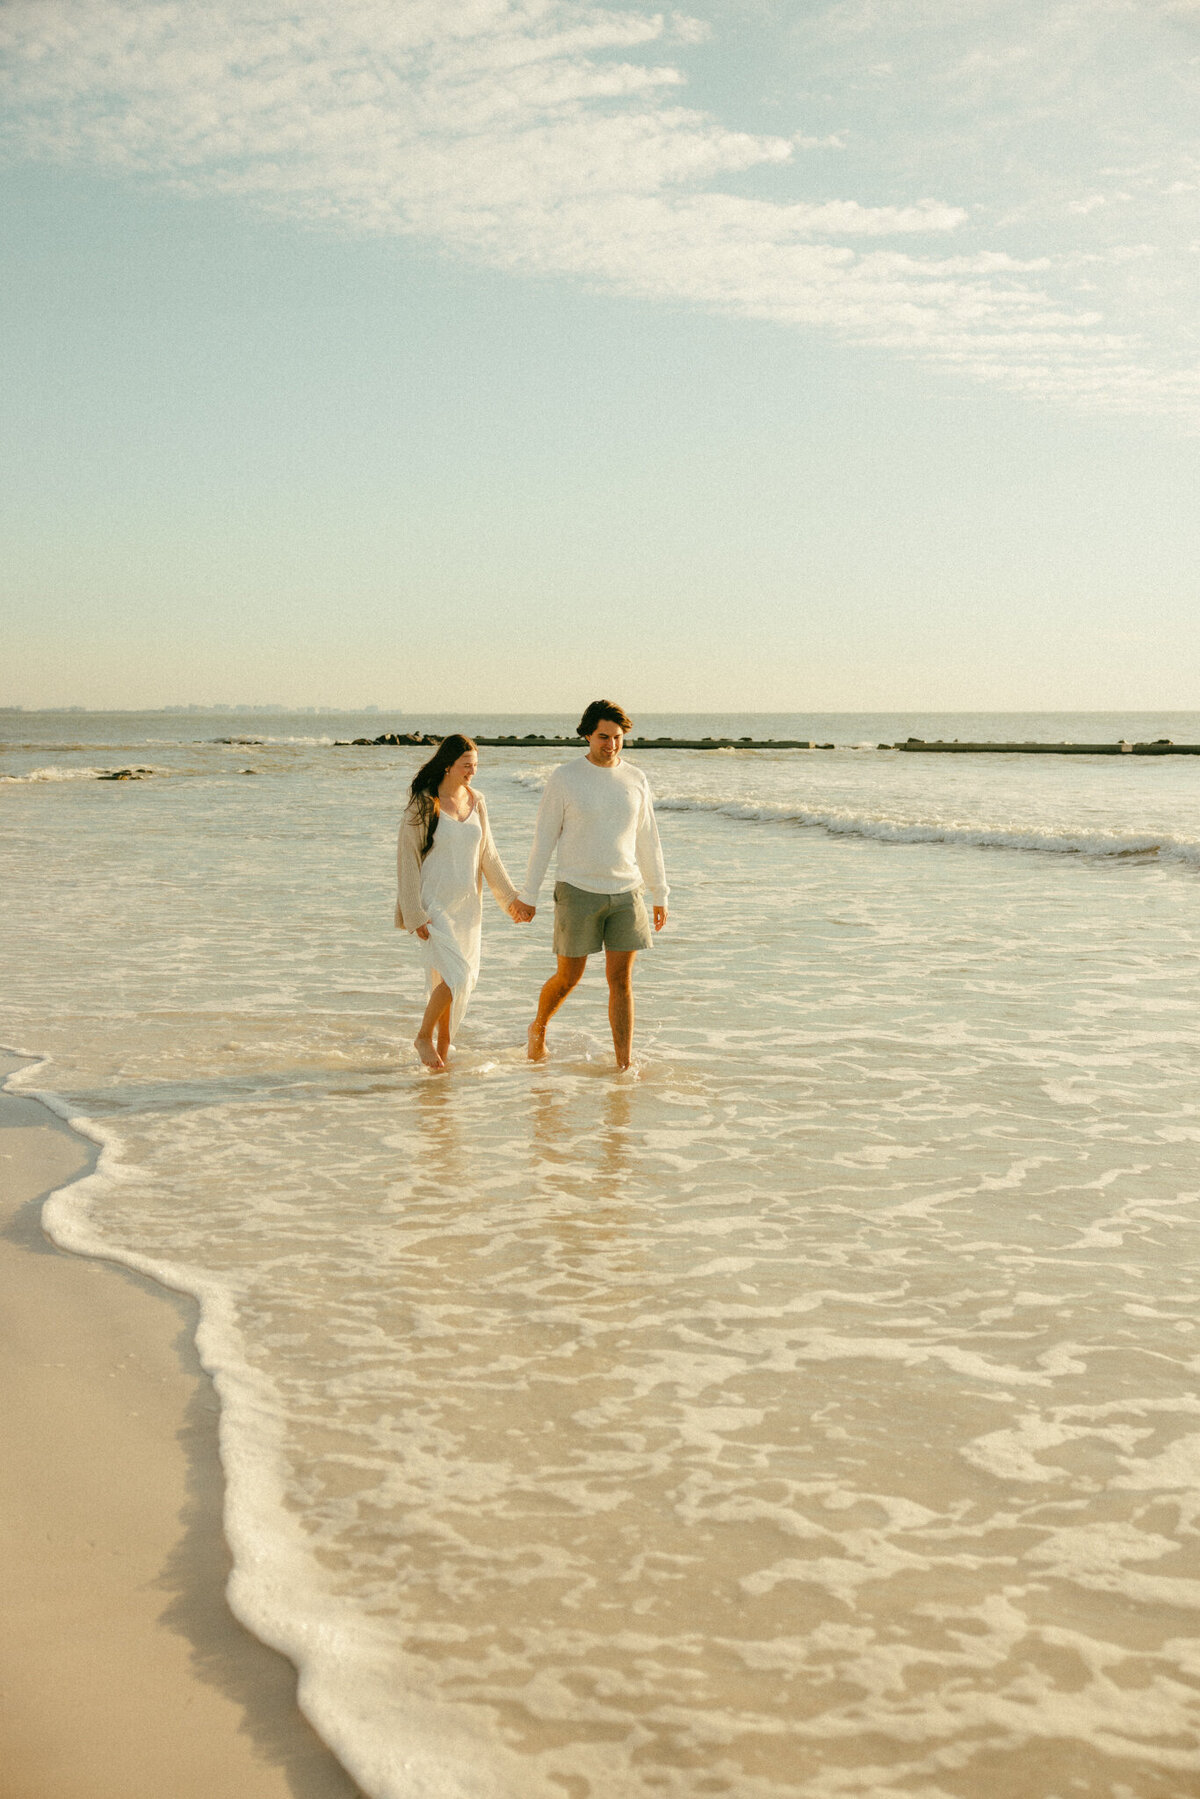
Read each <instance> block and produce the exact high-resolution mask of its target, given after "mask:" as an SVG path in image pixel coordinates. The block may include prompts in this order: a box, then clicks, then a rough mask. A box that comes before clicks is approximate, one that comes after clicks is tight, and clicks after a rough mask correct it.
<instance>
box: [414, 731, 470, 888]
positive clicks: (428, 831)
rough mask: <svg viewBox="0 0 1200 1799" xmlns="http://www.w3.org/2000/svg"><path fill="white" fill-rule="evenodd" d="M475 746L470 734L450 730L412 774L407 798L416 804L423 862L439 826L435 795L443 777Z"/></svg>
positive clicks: (431, 846)
mask: <svg viewBox="0 0 1200 1799" xmlns="http://www.w3.org/2000/svg"><path fill="white" fill-rule="evenodd" d="M474 748H475V745H474V744H473V743H472V742H471V739H470V738H469V737H464V736H462V734H461V733H460V732H458V731H452V732H451V733H450V735H449V737H443V738H442V741H441V742H440V743H439V744H438V746H437V749H436V750H435V751H434V753H433V755H432V756H431V757H430V758H429V760H428V762H425V763H423V764H422V766H421V767H420V768H419V769H418V770H417V772H416V774H415V775H414V776H413V782H412V786H411V787H410V788H409V790H408V797H409V800H410V802H411V804H412V805H413V806H415V807H416V811H417V818H418V821H419V823H420V825H421V832H422V837H421V860H422V862H423V861H424V860H425V858H426V856H427V855H428V854H429V852H430V850H431V849H432V848H433V839H434V835H435V833H436V831H437V828H438V817H439V809H438V797H437V796H438V788H439V787H440V786H441V784H442V778H443V776H444V775H445V773H446V770H447V769H448V768H449V767H450V766H451V764H452V763H454V762H457V761H458V758H459V757H460V756H465V755H466V753H467V751H468V750H473V749H474Z"/></svg>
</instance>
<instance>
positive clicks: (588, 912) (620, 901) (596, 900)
mask: <svg viewBox="0 0 1200 1799" xmlns="http://www.w3.org/2000/svg"><path fill="white" fill-rule="evenodd" d="M653 940H654V939H653V935H652V933H651V930H650V920H649V918H648V917H647V916H646V904H645V901H644V900H643V899H642V896H641V892H640V891H635V892H633V893H585V892H584V890H583V888H582V887H572V886H571V883H570V882H569V881H556V882H555V883H554V953H555V955H556V956H590V955H592V954H593V953H594V952H595V951H596V950H598V949H618V950H622V949H624V950H629V949H649V948H650V945H651V943H652V942H653Z"/></svg>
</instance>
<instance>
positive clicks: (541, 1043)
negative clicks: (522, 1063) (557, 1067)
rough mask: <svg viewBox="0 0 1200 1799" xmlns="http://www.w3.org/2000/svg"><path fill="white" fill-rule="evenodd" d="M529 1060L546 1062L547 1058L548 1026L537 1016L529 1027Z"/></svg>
mask: <svg viewBox="0 0 1200 1799" xmlns="http://www.w3.org/2000/svg"><path fill="white" fill-rule="evenodd" d="M529 1060H530V1061H531V1062H544V1061H545V1060H546V1027H545V1025H544V1024H539V1023H538V1021H537V1019H536V1018H535V1019H534V1021H533V1023H532V1024H531V1025H530V1027H529Z"/></svg>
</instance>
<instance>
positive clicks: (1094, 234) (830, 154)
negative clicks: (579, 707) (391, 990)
mask: <svg viewBox="0 0 1200 1799" xmlns="http://www.w3.org/2000/svg"><path fill="white" fill-rule="evenodd" d="M0 68H2V73H0V111H2V113H3V117H4V124H3V126H2V127H0V156H2V164H0V205H2V207H3V216H4V222H5V230H4V240H3V241H4V248H3V251H2V252H0V254H2V257H3V270H2V273H3V281H2V284H0V287H2V299H0V307H2V310H3V320H4V332H3V336H4V348H3V352H2V354H3V363H4V389H5V393H6V403H5V407H4V419H5V423H4V427H3V428H4V434H5V440H6V441H5V460H6V467H7V468H8V469H9V470H10V476H9V478H7V479H6V483H5V488H6V492H5V497H4V499H3V501H2V502H0V506H2V509H3V523H4V531H5V538H6V541H7V542H8V544H9V546H10V551H9V554H8V555H7V557H6V562H7V570H6V573H5V574H4V575H3V577H2V579H3V588H2V590H0V606H2V608H3V626H4V639H5V641H6V645H7V652H6V655H5V658H4V666H3V667H0V703H10V704H23V705H27V706H35V705H52V704H58V703H61V704H83V705H93V706H117V705H134V706H136V705H163V704H169V703H172V702H182V703H187V702H203V701H216V702H225V703H229V702H242V701H245V702H249V701H268V702H275V703H284V704H296V705H314V704H331V705H344V706H353V705H357V704H368V703H375V704H380V705H384V706H389V707H390V706H395V707H397V708H399V709H401V710H403V711H404V712H406V713H408V714H409V715H412V714H415V713H420V712H421V711H422V710H427V711H429V712H434V711H438V712H443V713H444V712H446V711H449V710H454V709H455V708H458V707H462V708H464V709H469V710H470V711H471V712H472V713H480V712H483V711H486V710H488V709H492V710H497V711H508V710H519V709H531V710H533V709H536V710H546V709H559V708H561V707H564V706H565V707H567V708H568V709H569V708H570V707H571V706H572V705H573V704H575V702H576V700H577V697H578V694H579V693H580V692H581V691H585V690H586V691H587V692H591V691H593V690H596V691H599V690H601V689H611V690H612V691H613V692H615V693H616V694H618V695H619V696H621V697H623V698H624V700H625V702H626V704H628V705H630V706H631V707H633V708H635V709H636V708H639V707H641V708H647V707H649V708H652V709H654V710H656V711H662V710H674V709H677V710H685V709H713V708H724V707H729V708H738V709H750V708H754V707H760V708H762V709H764V710H807V709H813V710H830V709H839V708H844V709H854V710H858V709H864V708H870V707H878V708H881V709H888V708H905V707H913V708H930V707H943V708H950V709H955V708H963V709H969V708H974V707H995V708H1003V707H1013V708H1025V707H1039V706H1041V707H1054V708H1063V707H1080V708H1102V707H1111V708H1113V709H1126V708H1130V707H1146V708H1157V707H1172V706H1174V707H1186V706H1191V705H1194V704H1195V703H1196V694H1197V692H1198V691H1200V682H1198V678H1200V605H1198V603H1197V602H1198V600H1200V574H1198V572H1197V571H1198V569H1200V556H1198V554H1197V551H1198V549H1200V545H1198V543H1197V536H1198V532H1197V523H1196V520H1197V516H1198V513H1200V508H1198V507H1197V481H1196V476H1197V465H1198V460H1200V445H1198V433H1197V423H1198V421H1200V315H1198V311H1197V297H1198V294H1200V281H1198V275H1200V214H1198V210H1197V197H1198V195H1200V124H1198V120H1200V108H1198V106H1197V101H1198V99H1200V0H1039V3H1038V4H1024V3H1023V0H1008V3H1006V4H995V3H990V0H940V3H937V4H934V3H933V0H835V3H833V4H826V3H814V4H782V3H780V4H768V3H767V0H741V3H738V0H711V3H708V4H703V5H696V6H692V7H689V8H687V10H686V11H678V12H674V13H660V12H653V11H651V10H649V9H648V8H642V7H638V6H626V7H620V8H618V7H610V6H589V5H568V4H561V3H559V0H537V3H530V4H526V5H510V4H504V3H502V0H429V3H427V0H401V3H392V4H384V3H382V0H338V4H332V3H330V4H323V5H315V4H311V3H309V0H298V3H292V4H274V3H270V0H268V3H251V4H237V5H219V4H207V3H205V0H191V3H189V4H188V5H187V6H175V5H155V4H105V3H103V0H100V3H96V4H89V5H87V6H83V5H64V4H59V3H55V0H47V3H44V4H25V3H23V0H10V3H9V4H8V5H7V6H6V7H5V8H4V9H3V11H2V12H0Z"/></svg>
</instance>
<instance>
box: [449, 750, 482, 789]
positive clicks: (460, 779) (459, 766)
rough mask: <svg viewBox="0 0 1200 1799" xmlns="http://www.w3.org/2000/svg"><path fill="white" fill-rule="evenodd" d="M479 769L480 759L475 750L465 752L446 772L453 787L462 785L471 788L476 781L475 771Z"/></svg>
mask: <svg viewBox="0 0 1200 1799" xmlns="http://www.w3.org/2000/svg"><path fill="white" fill-rule="evenodd" d="M478 767H479V757H478V755H477V754H476V752H475V751H474V750H464V751H463V753H462V755H461V756H460V757H459V758H458V761H457V762H452V763H451V764H450V766H449V768H448V769H447V770H446V779H447V781H449V783H450V785H451V786H452V787H457V786H459V785H460V783H461V784H463V785H465V786H467V787H469V786H470V785H471V782H472V781H473V780H474V779H475V770H476V769H477V768H478Z"/></svg>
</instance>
